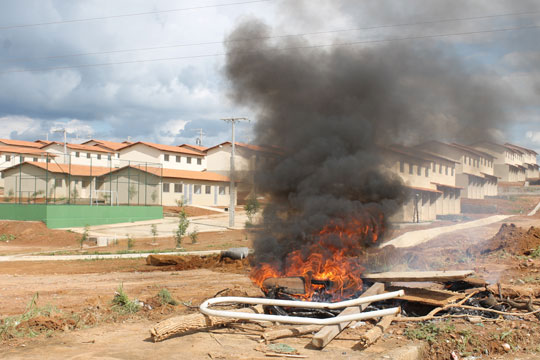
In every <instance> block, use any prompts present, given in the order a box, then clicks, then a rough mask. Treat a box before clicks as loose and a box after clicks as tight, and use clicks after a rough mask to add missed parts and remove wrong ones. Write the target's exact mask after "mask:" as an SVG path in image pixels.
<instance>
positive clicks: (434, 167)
mask: <svg viewBox="0 0 540 360" xmlns="http://www.w3.org/2000/svg"><path fill="white" fill-rule="evenodd" d="M435 171H437V163H433V172H435Z"/></svg>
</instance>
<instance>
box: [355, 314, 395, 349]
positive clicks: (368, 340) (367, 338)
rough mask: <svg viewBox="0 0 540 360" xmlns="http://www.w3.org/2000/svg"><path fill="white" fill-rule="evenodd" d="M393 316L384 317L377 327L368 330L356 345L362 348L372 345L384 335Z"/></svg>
mask: <svg viewBox="0 0 540 360" xmlns="http://www.w3.org/2000/svg"><path fill="white" fill-rule="evenodd" d="M392 320H394V316H393V315H391V316H384V317H383V318H382V319H381V320H380V321H379V322H378V323H377V325H376V326H375V327H374V328H372V329H370V330H368V331H367V332H366V333H365V334H364V335H362V336H360V341H359V342H358V345H360V347H362V348H367V347H368V346H369V345H371V344H374V343H375V342H376V341H377V340H379V338H380V337H381V336H382V335H383V334H384V332H385V331H386V329H388V327H389V326H390V324H392Z"/></svg>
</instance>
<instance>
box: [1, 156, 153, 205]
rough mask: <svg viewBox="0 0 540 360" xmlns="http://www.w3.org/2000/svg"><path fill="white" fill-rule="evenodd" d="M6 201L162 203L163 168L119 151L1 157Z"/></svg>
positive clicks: (118, 203) (30, 202) (22, 202)
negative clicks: (130, 157)
mask: <svg viewBox="0 0 540 360" xmlns="http://www.w3.org/2000/svg"><path fill="white" fill-rule="evenodd" d="M0 171H1V174H2V176H1V179H0V187H3V201H4V202H6V203H19V204H51V205H52V204H77V205H94V206H104V205H107V206H118V205H137V206H143V205H144V206H146V205H162V175H163V167H162V165H161V164H159V163H151V162H143V161H133V160H122V159H119V158H118V157H117V155H112V154H111V155H107V154H105V155H96V154H86V155H85V156H84V157H81V156H79V153H77V155H64V154H61V155H54V154H51V155H41V156H39V157H35V156H32V157H28V156H27V155H24V154H20V155H17V156H9V157H7V156H0Z"/></svg>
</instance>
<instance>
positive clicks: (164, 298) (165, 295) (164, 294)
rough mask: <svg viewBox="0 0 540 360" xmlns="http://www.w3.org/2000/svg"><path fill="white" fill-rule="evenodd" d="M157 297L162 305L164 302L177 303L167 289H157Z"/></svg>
mask: <svg viewBox="0 0 540 360" xmlns="http://www.w3.org/2000/svg"><path fill="white" fill-rule="evenodd" d="M158 297H159V301H160V302H161V304H162V305H165V304H169V305H173V306H175V305H178V301H176V300H175V299H174V298H173V297H172V295H171V293H170V292H169V290H167V289H165V288H163V289H161V290H160V291H159V293H158Z"/></svg>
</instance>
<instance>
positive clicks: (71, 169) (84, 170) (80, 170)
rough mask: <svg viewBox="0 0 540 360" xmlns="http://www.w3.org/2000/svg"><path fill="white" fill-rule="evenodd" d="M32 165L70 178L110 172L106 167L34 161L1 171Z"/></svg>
mask: <svg viewBox="0 0 540 360" xmlns="http://www.w3.org/2000/svg"><path fill="white" fill-rule="evenodd" d="M25 164H28V165H32V166H35V167H38V168H41V169H43V170H48V171H49V172H52V173H57V174H70V175H72V176H101V175H105V174H107V173H109V171H110V170H111V169H110V168H108V167H104V166H92V167H90V166H86V165H74V164H72V165H71V166H70V165H69V164H58V163H56V162H52V163H48V164H47V163H43V162H35V161H25V162H23V163H22V164H17V165H14V166H11V167H9V168H7V169H4V170H3V171H6V170H8V169H12V168H15V167H17V166H20V165H25Z"/></svg>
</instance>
